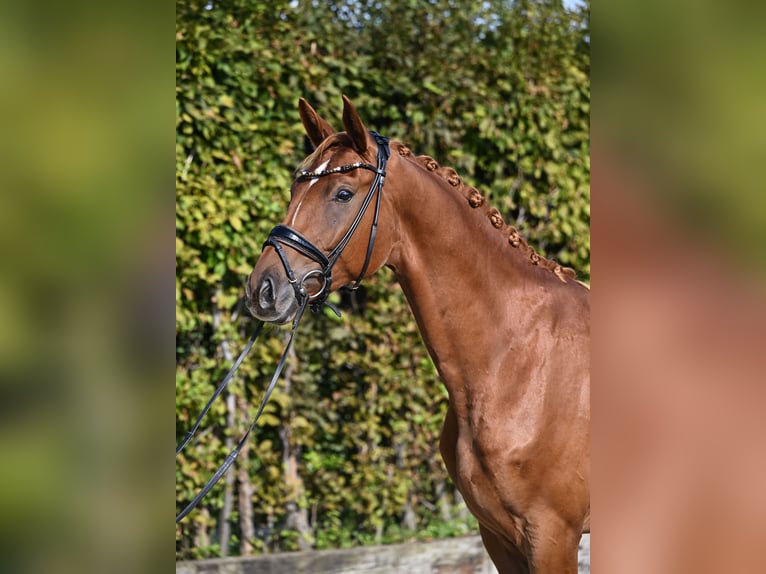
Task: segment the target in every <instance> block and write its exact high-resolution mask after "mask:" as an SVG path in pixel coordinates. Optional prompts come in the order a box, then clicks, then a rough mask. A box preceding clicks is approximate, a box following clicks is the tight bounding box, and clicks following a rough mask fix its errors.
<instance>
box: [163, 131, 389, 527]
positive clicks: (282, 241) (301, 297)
mask: <svg viewBox="0 0 766 574" xmlns="http://www.w3.org/2000/svg"><path fill="white" fill-rule="evenodd" d="M370 133H371V134H372V137H373V138H375V142H376V143H377V144H378V166H377V167H375V166H373V165H370V164H368V163H363V162H356V163H351V164H347V165H342V166H339V167H335V168H332V169H328V170H324V171H318V172H312V171H301V172H299V173H298V174H297V175H296V180H297V181H303V180H307V179H314V178H319V177H324V176H327V175H332V174H335V173H347V172H349V171H352V170H354V169H358V168H362V169H368V170H370V171H372V172H374V173H375V179H374V180H373V182H372V185H371V186H370V190H369V191H368V192H367V196H366V197H365V198H364V202H363V203H362V206H361V208H360V209H359V213H357V214H356V217H355V218H354V221H352V222H351V227H349V228H348V231H346V233H345V235H343V237H341V239H340V241H339V242H338V244H337V245H336V246H335V248H334V249H333V250H332V251H330V253H329V254H328V255H325V254H324V253H323V252H322V250H320V249H318V248H317V247H316V246H315V245H314V244H313V243H311V241H309V240H308V239H306V238H305V237H303V235H301V234H300V233H299V232H297V231H295V230H294V229H292V228H290V227H288V226H287V225H277V226H276V227H275V228H274V229H273V230H272V231H271V233H270V234H269V237H268V239H267V240H266V242H265V243H264V244H263V248H264V249H265V248H266V247H268V246H271V247H273V248H274V249H275V250H276V252H277V254H278V255H279V258H280V260H281V261H282V265H283V266H284V268H285V273H286V274H287V280H288V281H289V282H290V284H291V285H292V286H293V289H295V296H296V298H297V299H298V311H297V313H296V314H295V318H294V319H293V323H292V329H291V331H290V338H289V340H288V341H287V345H286V346H285V350H284V351H283V352H282V357H281V358H280V360H279V364H278V365H277V368H276V370H275V371H274V375H273V376H272V377H271V382H270V383H269V386H268V387H267V388H266V392H265V393H264V395H263V399H262V400H261V404H260V406H259V407H258V411H257V412H256V413H255V417H254V418H253V421H252V422H251V423H250V427H249V428H248V430H247V432H246V433H245V434H244V435H243V436H242V438H241V439H240V440H239V442H238V443H237V446H236V447H235V448H234V450H232V451H231V452H230V453H229V454H228V456H227V457H226V459H225V460H224V462H223V463H222V464H221V466H219V467H218V469H217V470H216V471H215V473H214V474H213V476H212V477H210V479H209V480H208V481H207V483H206V484H205V486H203V487H202V489H201V490H200V491H199V492H198V493H197V496H195V497H194V499H193V500H192V501H191V502H190V503H189V504H188V505H187V506H186V507H185V508H184V509H183V510H182V511H181V512H180V513H179V514H177V515H176V524H178V522H180V521H181V520H183V518H184V517H185V516H186V515H187V514H189V512H191V510H192V509H194V507H196V506H197V504H199V502H200V501H201V500H202V498H203V497H204V496H205V495H206V494H207V493H208V492H209V491H210V489H211V488H213V486H214V485H215V484H216V483H217V482H218V480H220V478H221V477H222V476H223V475H224V474H225V473H226V471H227V470H228V469H229V468H230V467H231V465H232V464H234V461H235V460H236V458H237V457H238V456H239V453H240V451H241V450H242V447H243V446H244V445H245V443H246V442H247V439H248V437H249V436H250V433H251V432H252V430H253V429H254V428H255V424H256V423H257V422H258V419H259V418H260V416H261V413H262V412H263V409H264V408H265V407H266V403H267V402H268V400H269V397H270V396H271V393H272V392H273V391H274V388H275V387H276V384H277V381H278V380H279V376H280V375H281V373H282V370H283V369H284V366H285V362H286V360H287V355H288V353H289V352H290V348H291V347H292V344H293V340H294V338H295V332H296V331H297V329H298V325H299V324H300V322H301V319H302V318H303V313H304V312H305V311H306V307H307V306H311V309H312V311H318V310H319V309H320V308H321V307H322V305H327V306H329V307H330V308H331V309H333V310H334V311H335V312H336V313H338V314H340V313H339V312H338V310H337V309H335V308H334V307H333V306H332V305H331V304H330V303H327V297H328V296H329V294H330V287H331V285H332V268H333V266H334V265H335V263H336V262H337V261H338V258H339V257H340V255H341V253H342V252H343V250H344V249H345V248H346V245H348V242H349V241H350V240H351V236H352V235H353V234H354V232H355V231H356V229H357V227H359V223H360V222H361V221H362V217H364V214H365V212H366V211H367V207H369V205H370V202H371V201H372V197H373V196H376V200H375V214H374V217H373V221H372V227H371V228H370V239H369V243H368V244H367V256H366V257H365V260H364V264H363V265H362V270H361V271H360V272H359V276H358V277H357V279H356V281H355V282H354V284H353V285H352V287H351V288H352V289H356V288H358V287H359V284H360V283H361V281H362V279H363V278H364V274H365V273H366V272H367V267H368V266H369V264H370V258H371V257H372V248H373V246H374V244H375V234H376V233H377V227H378V214H379V212H380V192H381V190H382V189H383V183H384V182H385V178H386V163H387V162H388V157H389V153H390V152H389V147H388V138H386V137H383V136H381V135H380V134H378V133H377V132H370ZM282 245H287V246H288V247H291V248H292V249H295V250H296V251H298V252H299V253H301V254H302V255H305V256H306V257H308V258H309V259H312V260H314V261H316V262H317V263H319V265H321V269H313V270H311V271H309V272H308V273H306V274H305V275H304V276H303V277H302V278H301V280H300V281H298V280H297V279H296V277H295V273H293V269H292V267H291V266H290V262H289V261H288V260H287V257H285V253H284V250H283V249H282ZM312 277H318V278H321V279H322V280H323V283H322V287H321V288H320V290H319V291H317V292H316V293H314V294H313V295H309V294H308V292H307V291H306V288H305V283H306V281H307V280H308V279H310V278H312ZM262 329H263V322H262V321H260V322H259V324H258V327H257V328H256V330H255V332H254V333H253V335H252V336H251V337H250V340H249V341H248V342H247V345H245V349H244V350H243V351H242V353H241V354H240V355H239V357H238V358H237V360H236V361H235V362H234V365H233V366H232V368H231V370H230V371H229V372H228V373H227V374H226V376H225V377H224V379H223V381H222V382H221V384H220V385H219V386H218V388H217V389H216V390H215V392H214V393H213V396H212V397H211V398H210V400H209V401H208V402H207V404H206V405H205V408H204V409H202V412H201V413H200V414H199V416H198V417H197V420H196V421H195V422H194V424H193V425H192V428H191V430H190V431H189V432H187V433H186V436H185V437H184V439H183V440H182V441H181V442H180V443H179V444H178V445H177V446H176V456H178V455H179V453H181V451H183V449H184V447H185V446H186V445H187V444H188V443H189V441H190V440H191V438H192V436H194V433H195V432H197V429H198V428H199V426H200V423H201V422H202V418H203V417H204V416H205V414H207V412H208V411H209V410H210V407H211V406H212V404H213V401H215V399H216V398H217V397H218V396H219V395H220V394H221V392H222V391H223V390H224V388H226V386H227V385H228V384H229V382H230V381H231V379H232V377H233V376H234V373H235V372H236V370H237V368H239V366H240V364H242V361H243V360H244V358H245V355H247V353H248V352H249V351H250V349H251V347H252V346H253V343H254V342H255V340H256V339H257V338H258V335H259V334H260V333H261V330H262Z"/></svg>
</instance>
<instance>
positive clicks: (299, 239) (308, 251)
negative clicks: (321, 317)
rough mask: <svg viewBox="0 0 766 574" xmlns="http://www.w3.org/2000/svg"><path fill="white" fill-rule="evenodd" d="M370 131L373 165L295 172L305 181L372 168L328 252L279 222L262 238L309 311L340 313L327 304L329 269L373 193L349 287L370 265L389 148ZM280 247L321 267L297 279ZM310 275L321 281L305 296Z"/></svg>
mask: <svg viewBox="0 0 766 574" xmlns="http://www.w3.org/2000/svg"><path fill="white" fill-rule="evenodd" d="M370 134H371V135H372V137H373V138H374V139H375V143H376V144H377V145H378V158H377V159H378V165H377V167H376V166H374V165H371V164H369V163H364V162H355V163H349V164H346V165H341V166H338V167H334V168H332V169H327V170H323V171H306V170H304V171H299V172H298V173H297V174H296V176H295V181H306V180H309V179H317V178H320V177H326V176H329V175H334V174H338V173H348V172H350V171H353V170H355V169H366V170H369V171H372V172H373V173H374V174H375V179H374V180H373V182H372V185H371V186H370V189H369V191H368V192H367V195H366V196H365V198H364V202H363V203H362V206H361V207H360V208H359V212H358V213H357V214H356V217H354V220H353V221H352V222H351V226H350V227H349V228H348V230H347V231H346V233H345V234H344V235H343V237H341V238H340V241H338V243H337V245H336V246H335V247H334V248H333V249H332V251H330V253H328V254H327V255H325V253H324V252H323V251H322V250H321V249H319V248H318V247H316V246H315V245H314V244H313V243H312V242H311V241H310V240H308V239H307V238H306V237H304V236H303V235H302V234H301V233H300V232H298V231H296V230H295V229H293V228H291V227H289V226H287V225H281V224H280V225H277V226H276V227H275V228H274V229H272V230H271V233H269V237H268V239H266V241H265V242H264V244H263V248H264V249H266V247H273V248H274V250H275V251H276V252H277V255H278V256H279V259H280V261H282V266H283V267H284V269H285V274H286V275H287V281H288V282H289V283H290V284H291V285H292V286H293V289H294V290H295V297H296V299H297V300H298V303H299V304H302V303H303V300H304V298H308V301H309V303H310V304H311V310H312V311H318V310H319V309H320V308H321V307H322V305H327V306H329V307H330V308H331V309H332V310H333V311H335V313H337V314H338V315H340V313H339V312H338V310H337V309H335V307H333V306H332V305H330V304H329V303H327V297H328V296H329V295H330V288H331V286H332V269H333V267H334V266H335V264H336V263H337V262H338V259H339V258H340V256H341V253H343V250H344V249H345V248H346V246H347V245H348V243H349V241H350V240H351V237H352V236H353V235H354V233H355V232H356V229H357V227H359V224H360V222H361V221H362V218H363V217H364V214H365V212H366V211H367V208H368V207H369V205H370V203H371V202H372V198H373V196H375V211H374V216H373V220H372V226H371V227H370V239H369V241H368V243H367V255H366V256H365V259H364V264H363V265H362V269H361V271H360V272H359V275H358V276H357V279H356V281H354V283H353V285H352V286H351V289H357V288H358V287H359V285H360V284H361V282H362V279H364V274H365V273H366V272H367V267H368V266H369V264H370V259H371V258H372V250H373V246H374V245H375V235H376V233H377V229H378V214H379V213H380V196H381V191H382V190H383V184H384V183H385V179H386V163H387V162H388V158H389V155H390V150H389V146H388V138H386V137H383V136H382V135H380V134H379V133H377V132H374V131H371V132H370ZM283 246H287V247H290V248H291V249H294V250H295V251H297V252H298V253H300V254H301V255H303V256H304V257H308V258H309V259H311V260H313V261H315V262H316V263H318V264H319V265H320V266H321V268H320V269H312V270H311V271H309V272H308V273H306V274H305V275H304V276H303V277H301V278H300V279H298V278H297V277H296V276H295V273H294V272H293V269H292V266H291V265H290V262H289V261H288V259H287V256H286V255H285V252H284V249H283ZM312 278H316V279H318V280H321V282H322V286H321V288H320V289H319V291H317V292H316V293H314V294H311V295H309V293H308V291H307V290H306V286H305V283H306V281H307V280H308V279H312Z"/></svg>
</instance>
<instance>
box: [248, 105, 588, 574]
mask: <svg viewBox="0 0 766 574" xmlns="http://www.w3.org/2000/svg"><path fill="white" fill-rule="evenodd" d="M343 102H344V108H343V126H344V128H345V132H340V133H336V131H335V130H334V129H333V128H332V127H331V126H330V125H329V124H328V123H327V122H326V121H325V120H323V119H322V118H320V117H319V116H318V115H317V113H316V112H315V111H314V109H313V108H312V107H311V106H309V104H308V103H306V101H305V100H303V99H301V100H300V103H299V110H300V116H301V119H302V121H303V125H304V127H305V129H306V132H307V134H308V137H309V139H310V140H311V142H312V144H313V145H314V146H315V148H316V149H315V151H314V153H313V154H312V155H310V156H309V157H308V158H307V159H306V160H305V161H304V162H303V164H302V165H301V166H300V168H299V171H298V172H297V176H296V179H295V182H294V183H293V185H292V190H291V193H292V199H291V201H290V205H289V207H288V210H287V215H286V217H285V219H284V221H283V224H282V225H279V226H277V227H276V228H275V229H274V231H272V234H271V235H270V236H269V239H268V240H267V242H266V245H265V246H264V251H263V254H262V255H261V257H260V259H259V260H258V263H257V264H256V266H255V268H254V269H253V272H252V273H251V275H250V277H249V279H248V282H247V287H246V291H247V298H248V306H249V308H250V311H251V312H252V314H253V315H255V317H257V318H258V319H261V320H264V321H271V322H275V323H285V322H287V321H289V320H290V319H291V318H292V317H293V316H294V315H295V314H296V312H297V310H298V309H299V308H300V309H301V310H302V309H303V308H305V304H306V303H307V302H311V303H312V304H314V305H320V304H321V303H323V302H324V300H325V299H326V297H327V294H328V293H329V292H330V291H331V290H335V289H338V288H340V287H341V286H344V285H346V284H349V283H352V282H356V284H357V285H358V282H359V281H361V280H362V279H363V278H364V277H366V276H369V275H371V274H373V273H374V272H375V271H376V270H378V269H379V268H381V267H382V266H383V265H386V266H388V267H390V268H391V269H393V271H394V273H395V274H396V278H397V279H398V281H399V283H400V285H401V286H402V289H403V290H404V293H405V295H406V297H407V300H408V301H409V304H410V306H411V308H412V311H413V313H414V315H415V319H416V321H417V324H418V327H419V329H420V332H421V333H422V335H423V339H424V340H425V343H426V346H427V347H428V351H429V353H430V355H431V357H432V358H433V360H434V363H435V365H436V368H437V369H438V372H439V375H440V377H441V379H442V381H443V382H444V385H445V386H446V388H447V391H448V393H449V407H448V410H447V416H446V419H445V421H444V427H443V429H442V434H441V443H440V449H441V454H442V457H443V458H444V463H445V465H446V467H447V471H448V472H449V475H450V476H451V477H452V480H453V481H454V483H455V485H456V486H457V488H458V489H459V490H460V492H461V494H462V495H463V498H464V499H465V502H466V504H467V506H468V508H469V510H470V511H471V512H472V513H473V514H474V515H475V516H476V518H477V519H478V522H479V525H480V526H479V529H480V532H481V537H482V540H483V542H484V545H485V547H486V549H487V551H488V552H489V555H490V557H491V558H492V560H493V562H494V563H495V565H496V566H497V569H498V571H499V572H501V573H503V574H505V573H517V572H535V573H551V574H553V573H555V574H567V573H575V572H577V551H578V543H579V540H580V536H581V533H582V532H589V531H590V494H589V480H590V454H589V453H590V448H589V438H590V436H589V435H590V430H589V425H590V408H589V390H590V382H589V381H590V378H589V366H590V350H589V339H590V299H589V291H588V289H587V288H586V287H585V286H583V285H582V284H580V283H579V282H578V281H576V280H575V279H574V272H572V270H570V269H565V268H562V267H561V266H559V265H557V264H556V263H555V262H553V261H550V260H548V259H545V258H543V257H541V256H539V255H538V254H537V253H535V251H534V250H533V249H532V248H531V247H530V246H529V245H528V244H527V242H526V241H525V240H524V239H523V238H522V237H520V236H519V234H518V232H517V231H516V229H514V228H513V227H510V226H507V225H506V224H505V223H504V222H503V219H502V217H501V215H500V213H499V212H498V211H497V210H496V209H493V208H489V207H488V206H487V205H486V203H485V201H484V198H483V197H482V196H481V194H479V192H478V191H476V189H474V188H472V187H470V186H467V185H465V184H464V183H463V182H462V181H461V179H460V177H458V175H457V174H456V173H455V171H454V170H452V169H450V168H440V167H439V166H438V164H437V163H436V162H435V161H434V160H433V159H432V158H430V157H427V156H414V155H412V153H411V152H410V151H409V150H408V149H407V148H406V147H404V146H403V145H402V144H400V143H398V142H391V143H390V146H389V142H388V140H387V139H386V138H383V137H382V136H380V135H378V134H377V133H375V132H368V131H367V129H366V128H365V126H364V124H363V123H362V120H361V119H360V118H359V115H358V114H357V112H356V110H355V109H354V107H353V105H352V104H351V102H350V101H349V100H348V99H347V98H345V97H344V98H343ZM389 149H390V150H391V152H392V153H390V155H389ZM384 184H385V185H384Z"/></svg>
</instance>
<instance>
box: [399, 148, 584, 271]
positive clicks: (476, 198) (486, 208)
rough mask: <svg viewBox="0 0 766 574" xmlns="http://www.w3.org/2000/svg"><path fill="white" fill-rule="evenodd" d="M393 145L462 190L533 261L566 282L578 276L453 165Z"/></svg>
mask: <svg viewBox="0 0 766 574" xmlns="http://www.w3.org/2000/svg"><path fill="white" fill-rule="evenodd" d="M391 147H392V149H393V150H395V151H396V152H397V153H398V154H399V155H400V156H402V157H404V158H407V159H409V160H411V161H414V162H415V163H417V164H419V165H421V166H422V167H424V168H425V169H426V170H428V171H429V172H431V173H432V174H434V175H436V176H439V177H440V178H441V179H443V180H444V181H446V182H447V183H448V184H449V185H450V186H451V187H453V188H455V189H456V190H457V191H459V192H460V193H461V194H462V195H463V197H465V198H466V200H467V203H468V205H470V206H471V207H472V208H474V209H480V210H481V211H482V212H483V213H484V214H485V215H486V216H487V218H488V219H489V221H490V223H491V225H492V227H494V228H495V229H497V230H498V232H499V233H502V234H503V235H504V236H505V237H507V238H508V243H510V245H511V246H512V247H513V248H515V249H519V250H520V251H521V252H522V253H523V254H524V256H525V257H526V258H527V260H528V261H529V264H530V265H534V266H537V267H540V268H542V269H545V270H547V271H550V272H552V273H553V274H554V275H556V277H558V279H559V280H560V281H562V282H564V283H566V282H567V280H568V279H572V280H575V279H576V273H575V270H574V269H572V268H570V267H564V266H562V265H560V264H559V263H557V262H556V261H553V260H551V259H547V258H546V257H543V256H542V255H540V254H538V253H537V252H536V251H535V249H534V248H533V247H532V246H531V245H529V243H528V242H527V240H526V239H525V238H524V237H522V235H521V234H520V233H519V231H518V229H516V228H515V227H514V226H512V225H507V224H506V223H505V220H504V219H503V216H502V215H501V213H500V211H499V210H498V209H497V208H496V207H492V206H490V205H488V204H487V202H486V200H485V197H484V196H483V195H482V194H481V193H480V192H479V191H478V190H477V189H476V188H475V187H473V186H471V185H468V184H466V183H465V182H463V179H462V178H461V177H460V176H459V175H458V173H457V172H456V171H455V170H454V169H453V168H451V167H441V166H439V164H438V163H437V161H436V160H435V159H434V158H432V157H430V156H427V155H413V153H412V151H410V149H409V148H407V147H406V146H405V145H403V144H402V143H400V142H391Z"/></svg>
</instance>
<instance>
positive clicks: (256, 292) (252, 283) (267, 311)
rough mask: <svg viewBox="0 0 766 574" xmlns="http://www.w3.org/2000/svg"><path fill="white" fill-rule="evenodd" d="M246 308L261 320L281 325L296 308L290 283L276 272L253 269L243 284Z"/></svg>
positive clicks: (296, 303)
mask: <svg viewBox="0 0 766 574" xmlns="http://www.w3.org/2000/svg"><path fill="white" fill-rule="evenodd" d="M245 293H246V295H247V308H248V309H249V311H250V313H252V315H253V316H254V317H255V318H256V319H260V320H261V321H266V322H268V323H276V324H278V325H282V324H284V323H287V322H288V321H289V320H290V319H291V318H292V317H293V315H295V312H296V311H297V310H298V300H297V299H296V297H295V290H294V289H293V287H292V285H291V284H290V283H289V282H288V281H287V280H286V279H285V278H284V276H282V277H280V274H278V273H270V272H268V271H266V272H264V273H258V272H257V270H253V272H252V273H251V274H250V277H248V279H247V283H246V284H245Z"/></svg>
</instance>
